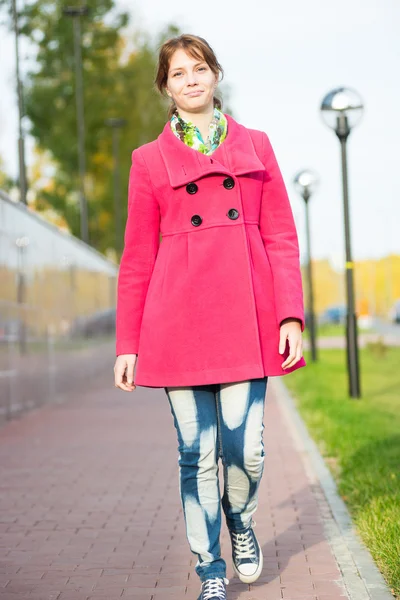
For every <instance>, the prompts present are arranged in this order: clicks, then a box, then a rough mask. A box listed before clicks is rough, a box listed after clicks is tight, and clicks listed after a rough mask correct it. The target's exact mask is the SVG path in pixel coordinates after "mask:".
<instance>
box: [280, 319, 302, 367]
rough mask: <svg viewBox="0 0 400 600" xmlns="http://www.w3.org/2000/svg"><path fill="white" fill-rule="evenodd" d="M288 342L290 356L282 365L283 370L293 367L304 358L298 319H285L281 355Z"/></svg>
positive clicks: (281, 331) (281, 335)
mask: <svg viewBox="0 0 400 600" xmlns="http://www.w3.org/2000/svg"><path fill="white" fill-rule="evenodd" d="M286 340H289V351H290V353H289V356H288V357H287V359H286V360H285V361H284V362H283V363H282V369H289V368H290V367H293V366H294V365H295V364H296V363H297V362H299V360H300V359H301V357H302V356H303V339H302V332H301V323H300V321H299V320H298V319H284V320H283V321H282V323H281V326H280V336H279V354H283V353H284V352H285V347H286Z"/></svg>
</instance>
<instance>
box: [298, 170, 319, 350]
mask: <svg viewBox="0 0 400 600" xmlns="http://www.w3.org/2000/svg"><path fill="white" fill-rule="evenodd" d="M293 183H294V187H295V189H296V190H297V192H298V193H299V194H300V195H301V196H302V198H303V200H304V204H305V207H306V237H307V284H308V322H309V325H308V328H309V331H310V348H311V359H312V361H313V362H316V360H317V344H316V320H315V312H314V292H313V278H312V264H311V236H310V214H309V200H310V198H311V194H312V193H313V192H314V191H315V188H316V187H317V185H318V178H317V176H316V174H315V173H313V171H310V170H308V169H306V170H303V171H300V172H299V173H297V175H296V176H295V178H294V180H293Z"/></svg>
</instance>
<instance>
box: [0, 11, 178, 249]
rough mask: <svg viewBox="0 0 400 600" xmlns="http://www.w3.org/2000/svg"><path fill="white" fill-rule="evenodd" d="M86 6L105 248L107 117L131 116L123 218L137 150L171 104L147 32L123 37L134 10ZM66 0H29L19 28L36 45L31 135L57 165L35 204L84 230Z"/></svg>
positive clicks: (90, 188)
mask: <svg viewBox="0 0 400 600" xmlns="http://www.w3.org/2000/svg"><path fill="white" fill-rule="evenodd" d="M0 2H1V0H0ZM3 4H4V2H3ZM87 4H88V7H89V11H90V12H89V15H88V16H86V17H81V30H82V59H83V72H84V76H83V78H84V85H83V87H84V107H85V134H86V141H85V151H86V163H87V178H86V181H85V186H86V196H87V199H88V209H89V238H90V242H91V244H93V245H95V246H96V247H97V248H98V249H99V250H101V251H105V250H106V249H107V248H110V247H113V246H114V245H115V227H114V200H113V159H112V135H111V130H110V128H109V127H107V126H106V125H105V119H107V118H110V117H122V118H124V119H126V120H127V124H126V126H125V127H124V128H123V129H122V131H121V136H120V152H119V156H120V172H121V196H122V198H121V204H122V206H123V208H124V211H125V212H123V218H124V217H125V215H126V191H127V181H128V174H129V168H130V159H131V153H132V150H133V149H134V148H136V147H137V146H139V145H141V144H143V143H145V142H147V141H150V140H152V139H154V138H155V137H156V136H157V135H158V134H159V133H160V131H161V129H162V127H163V125H164V124H165V119H166V107H165V101H164V100H163V99H162V98H161V97H160V96H159V95H157V93H156V92H155V90H154V86H153V80H154V74H155V64H156V53H157V47H156V46H155V45H154V44H152V42H151V41H150V40H149V39H148V38H147V37H146V36H145V35H137V36H136V38H135V39H134V40H132V39H126V38H124V37H123V34H122V32H123V31H124V28H125V27H126V26H127V25H128V24H129V19H128V15H127V14H125V13H118V12H117V11H116V9H115V6H114V1H113V0H96V1H94V0H88V2H87ZM66 5H67V4H66V3H65V2H63V1H61V0H56V1H55V2H54V1H53V0H37V1H34V2H27V3H26V4H25V5H24V7H23V9H22V11H21V13H20V15H19V26H20V32H21V34H22V35H25V36H26V37H27V38H29V40H31V42H33V47H35V48H36V49H37V55H36V62H35V66H34V69H32V70H31V71H30V72H29V74H28V77H27V81H25V82H24V93H25V108H26V114H27V116H28V117H29V120H30V123H31V135H32V136H33V137H34V138H35V140H36V144H37V146H38V148H39V150H47V151H49V152H50V154H51V157H52V160H53V162H54V165H55V174H54V178H53V180H52V182H51V185H49V186H46V189H45V191H43V193H42V196H43V198H42V199H39V201H38V203H37V205H38V206H40V205H41V204H42V205H43V206H48V205H49V204H50V205H51V206H53V207H54V208H55V209H56V210H57V211H59V212H60V213H62V214H63V215H64V216H65V218H66V220H67V222H68V225H69V226H70V228H71V230H72V233H74V234H75V235H77V236H79V234H80V225H79V200H78V194H77V193H76V191H77V190H78V187H79V180H78V147H77V142H78V140H77V123H76V104H75V102H76V101H75V60H74V43H73V19H72V18H71V17H67V16H64V15H63V8H64V7H65V6H66ZM71 5H73V3H71ZM68 6H69V4H68ZM176 32H177V30H176V28H169V29H167V30H166V31H165V32H164V33H163V34H161V36H160V39H159V40H157V42H158V43H159V42H160V41H162V39H164V38H165V37H167V36H168V37H169V36H170V35H175V34H176Z"/></svg>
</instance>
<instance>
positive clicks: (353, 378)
mask: <svg viewBox="0 0 400 600" xmlns="http://www.w3.org/2000/svg"><path fill="white" fill-rule="evenodd" d="M350 131H351V129H350V127H349V124H348V119H347V116H346V115H345V114H342V113H341V114H339V115H338V116H337V120H336V129H335V132H336V135H337V136H338V138H339V141H340V146H341V157H342V183H343V205H344V231H345V244H346V295H347V319H346V341H347V344H346V346H347V364H348V372H349V392H350V397H351V398H360V397H361V388H360V365H359V356H358V332H357V315H356V310H355V295H354V263H353V259H352V253H351V241H350V213H349V188H348V171H347V138H348V137H349V135H350Z"/></svg>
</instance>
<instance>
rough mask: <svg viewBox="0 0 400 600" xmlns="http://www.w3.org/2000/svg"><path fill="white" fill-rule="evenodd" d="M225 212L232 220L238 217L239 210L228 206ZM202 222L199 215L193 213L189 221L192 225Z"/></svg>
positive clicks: (196, 225)
mask: <svg viewBox="0 0 400 600" xmlns="http://www.w3.org/2000/svg"><path fill="white" fill-rule="evenodd" d="M226 214H227V216H228V217H229V218H230V219H232V220H233V221H234V220H235V219H237V218H238V217H239V211H238V210H236V208H230V209H229V210H228V212H227V213H226ZM202 222H203V219H202V218H201V216H200V215H193V217H192V218H191V223H192V225H194V227H198V226H199V225H201V224H202Z"/></svg>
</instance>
